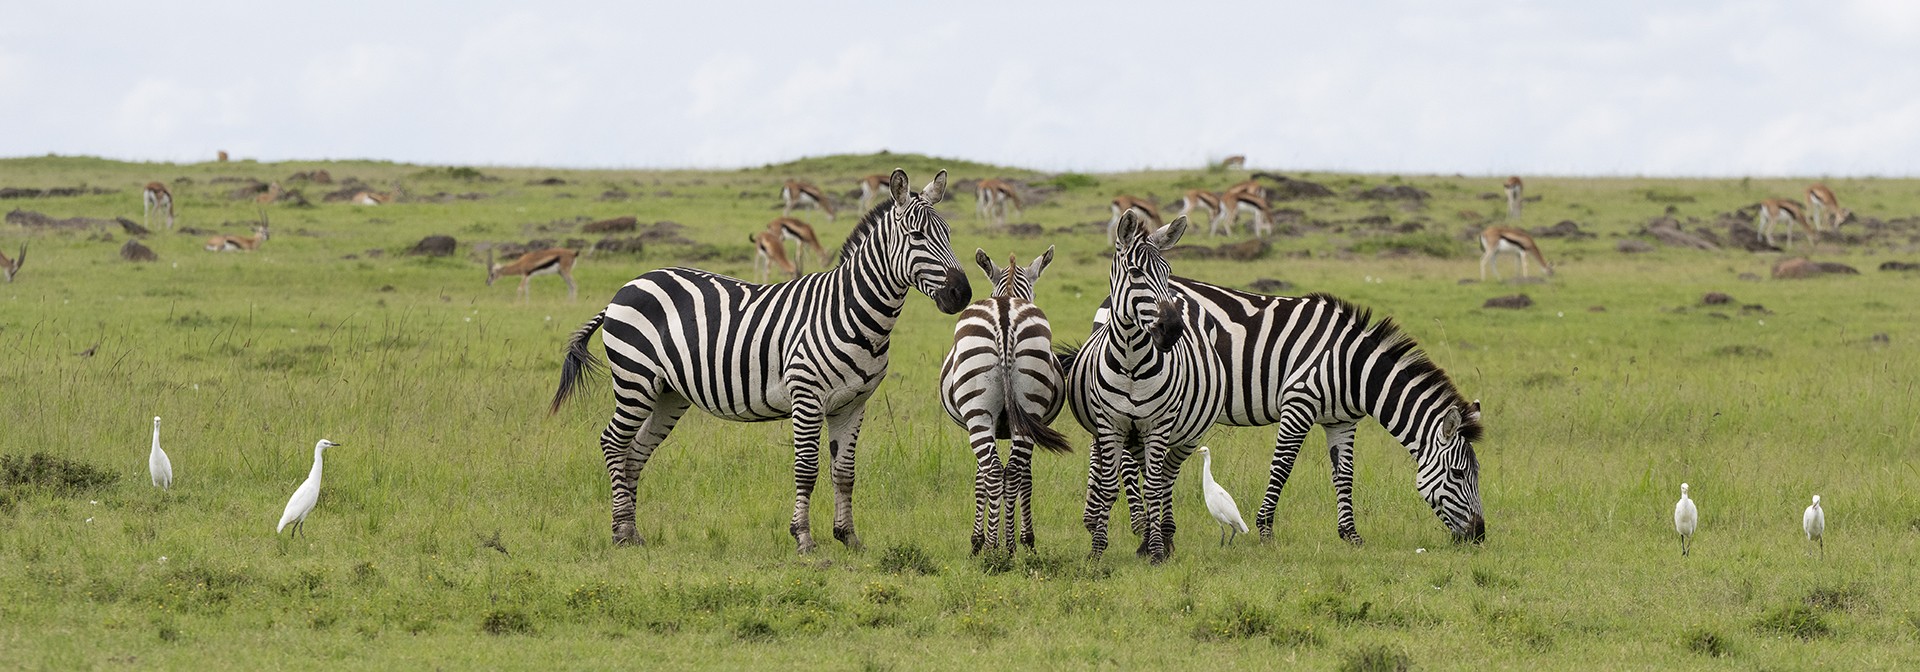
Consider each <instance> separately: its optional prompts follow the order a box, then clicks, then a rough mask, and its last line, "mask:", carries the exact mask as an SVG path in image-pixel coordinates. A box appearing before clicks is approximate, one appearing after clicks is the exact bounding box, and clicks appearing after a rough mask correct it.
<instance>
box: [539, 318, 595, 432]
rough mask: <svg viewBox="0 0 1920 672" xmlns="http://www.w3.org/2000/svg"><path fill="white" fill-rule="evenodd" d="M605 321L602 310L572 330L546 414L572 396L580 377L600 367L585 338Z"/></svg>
mask: <svg viewBox="0 0 1920 672" xmlns="http://www.w3.org/2000/svg"><path fill="white" fill-rule="evenodd" d="M605 321H607V311H604V310H603V311H600V313H599V314H597V315H594V316H593V319H591V320H587V323H586V324H583V325H580V328H579V329H576V330H574V332H573V336H572V337H571V338H568V339H567V357H566V360H565V361H564V362H562V363H561V364H560V389H558V390H555V391H554V393H553V405H552V406H550V407H548V408H547V415H553V414H555V413H559V412H560V405H561V404H564V403H566V401H567V398H568V397H571V396H573V390H574V388H575V387H576V386H578V385H579V384H580V379H581V378H583V377H585V376H587V375H591V374H592V373H593V372H594V371H595V370H596V369H599V368H601V365H600V360H598V359H594V357H593V353H591V352H588V351H587V339H588V338H590V337H592V336H593V332H595V331H599V330H600V323H602V322H605Z"/></svg>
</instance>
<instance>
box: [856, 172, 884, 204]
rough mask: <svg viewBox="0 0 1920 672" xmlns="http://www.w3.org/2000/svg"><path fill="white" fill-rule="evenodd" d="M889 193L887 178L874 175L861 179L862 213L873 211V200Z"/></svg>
mask: <svg viewBox="0 0 1920 672" xmlns="http://www.w3.org/2000/svg"><path fill="white" fill-rule="evenodd" d="M886 193H887V176H885V175H881V174H879V173H874V174H872V175H868V176H866V177H862V178H860V212H863V213H864V212H866V211H868V210H872V209H873V198H874V197H875V196H883V195H886Z"/></svg>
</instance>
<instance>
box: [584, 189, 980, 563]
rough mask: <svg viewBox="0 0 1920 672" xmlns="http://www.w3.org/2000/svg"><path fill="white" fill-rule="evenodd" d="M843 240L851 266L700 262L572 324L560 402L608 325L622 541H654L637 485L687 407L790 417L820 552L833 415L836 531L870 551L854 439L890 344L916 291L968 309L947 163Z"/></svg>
mask: <svg viewBox="0 0 1920 672" xmlns="http://www.w3.org/2000/svg"><path fill="white" fill-rule="evenodd" d="M888 186H889V188H890V189H891V190H892V195H893V198H892V199H891V200H890V201H888V202H885V203H882V204H880V205H879V206H878V207H876V208H874V209H873V210H872V211H870V212H868V213H867V215H866V217H864V218H863V219H861V221H860V224H859V225H858V226H856V227H854V229H853V232H852V233H849V234H847V241H846V244H845V246H844V247H842V248H841V251H840V255H839V259H840V264H839V265H838V266H836V267H834V268H833V269H832V270H829V271H826V272H824V273H816V274H813V275H808V276H803V277H801V278H799V279H797V280H794V281H792V282H783V283H779V284H773V285H756V284H752V283H748V282H746V281H743V280H737V279H734V278H730V277H726V276H723V275H718V274H714V273H708V272H706V271H700V270H695V269H689V268H664V269H659V270H654V271H648V272H647V273H645V274H642V275H641V276H640V277H638V278H634V279H633V281H632V282H629V283H627V284H626V285H625V286H623V287H621V288H620V291H619V292H618V293H616V294H615V295H614V297H613V301H612V303H610V304H608V305H607V308H606V310H603V311H601V312H600V314H598V315H595V316H593V319H590V320H588V321H587V323H586V324H584V325H582V326H581V327H580V329H579V330H577V331H575V332H574V333H573V336H572V338H571V339H570V340H569V341H568V344H567V356H566V362H565V364H564V365H562V367H561V369H560V388H559V390H558V391H556V392H555V393H554V395H553V406H552V409H551V411H550V412H557V411H558V410H559V408H560V404H561V403H563V402H565V401H566V400H567V397H568V396H569V395H571V394H572V393H573V390H574V387H575V385H576V384H577V383H578V382H579V381H580V379H581V377H582V376H583V375H584V374H586V373H587V372H588V371H590V370H591V369H592V368H594V367H596V366H598V365H599V362H597V361H596V360H595V359H593V356H592V355H591V354H590V353H588V352H587V339H588V337H590V336H592V335H593V332H594V331H595V330H597V329H599V328H600V327H601V326H602V324H603V323H604V325H605V326H606V333H605V334H603V335H602V340H603V342H604V343H605V345H606V350H607V359H608V360H610V361H611V362H612V363H613V376H614V386H613V387H614V392H613V394H614V402H615V404H614V414H613V419H612V420H610V421H608V423H607V428H606V430H605V431H603V432H601V433H600V450H601V452H602V453H603V455H604V457H605V459H606V465H607V476H608V478H609V479H610V480H611V481H612V490H613V541H614V543H616V544H639V543H643V540H642V539H641V538H640V535H639V533H638V531H637V530H636V528H635V525H634V484H635V481H636V480H637V479H638V478H639V476H640V472H641V470H643V469H645V468H646V466H647V459H648V458H649V457H651V456H652V455H653V451H654V449H655V448H657V447H659V445H660V442H661V441H662V440H664V439H666V438H667V433H668V432H671V431H672V430H673V425H674V423H675V422H677V421H679V419H680V416H681V414H683V413H685V412H686V411H687V408H688V407H689V406H693V405H697V406H699V407H700V409H701V410H704V411H706V412H708V413H711V414H713V415H714V416H717V417H720V418H723V419H726V420H733V421H738V422H758V421H766V420H777V419H780V418H792V419H793V480H794V501H793V522H792V525H791V527H790V531H791V532H792V534H793V537H794V540H795V541H796V542H797V543H798V544H799V549H800V552H801V553H807V552H809V551H812V550H813V547H814V543H813V533H812V527H811V525H810V522H809V516H808V513H809V503H810V498H811V496H812V494H813V485H814V479H815V477H816V476H817V475H818V473H819V470H820V466H819V446H820V438H821V437H820V433H821V432H820V430H821V426H822V425H823V424H824V425H825V427H826V433H827V440H828V455H829V456H830V457H831V472H832V474H833V486H834V491H835V497H834V515H833V536H834V538H836V539H839V540H840V541H841V542H842V543H845V544H846V545H847V546H848V547H851V548H859V546H860V538H859V537H858V536H857V535H855V534H854V530H853V480H854V457H853V456H854V444H855V442H856V440H857V439H858V438H859V434H860V421H861V418H862V417H863V416H864V414H865V411H866V403H867V399H868V397H870V396H872V395H873V391H874V389H875V388H877V387H879V385H880V380H881V378H882V377H883V376H885V374H886V371H887V346H888V343H889V342H890V337H891V335H892V331H893V325H894V322H895V321H897V320H898V319H899V318H900V310H901V308H902V307H903V304H905V302H906V298H907V294H908V292H909V291H910V290H913V289H918V290H920V291H921V292H922V293H924V294H926V295H927V296H929V297H931V298H932V299H933V301H934V305H936V306H938V307H939V308H940V310H941V312H944V313H948V314H952V313H955V312H958V311H959V310H960V309H961V308H963V307H965V306H966V305H967V302H968V300H970V299H971V298H972V296H971V295H972V291H973V290H972V287H971V286H970V285H968V283H967V276H966V274H965V273H963V272H961V270H960V268H959V266H958V265H957V264H956V263H955V262H954V258H953V250H952V249H951V248H949V247H948V245H947V235H948V229H947V222H946V220H945V219H942V218H941V217H940V213H938V212H936V211H935V210H934V208H933V206H934V204H936V203H939V202H940V198H941V196H943V195H944V194H945V193H946V188H947V172H946V171H944V170H943V171H940V173H939V174H938V175H935V176H934V178H933V181H932V182H930V183H928V184H927V186H926V188H925V189H923V190H921V192H920V193H919V194H917V195H916V194H913V193H910V192H909V191H908V190H907V174H906V172H905V171H901V170H895V171H893V175H892V177H891V178H890V180H889V185H888Z"/></svg>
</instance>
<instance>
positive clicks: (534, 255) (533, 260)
mask: <svg viewBox="0 0 1920 672" xmlns="http://www.w3.org/2000/svg"><path fill="white" fill-rule="evenodd" d="M579 256H580V253H579V252H575V251H573V250H569V249H566V248H563V247H550V248H547V249H544V250H539V251H535V252H528V253H526V254H523V255H520V258H518V259H514V260H513V262H512V263H507V264H496V263H493V250H492V249H488V250H487V286H488V287H492V286H493V281H495V280H499V279H500V278H502V277H505V276H509V275H518V276H520V297H521V298H524V299H527V300H529V301H531V300H532V299H533V295H532V293H530V292H528V291H527V283H529V282H532V281H533V276H536V275H545V274H548V273H559V274H560V277H561V278H562V279H565V280H566V281H567V300H568V301H572V300H573V299H574V296H575V294H576V291H577V290H578V288H577V287H575V286H574V284H573V260H574V259H575V258H578V257H579Z"/></svg>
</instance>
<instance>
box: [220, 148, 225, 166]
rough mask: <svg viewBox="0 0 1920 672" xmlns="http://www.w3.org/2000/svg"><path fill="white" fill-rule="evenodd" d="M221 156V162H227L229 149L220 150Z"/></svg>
mask: <svg viewBox="0 0 1920 672" xmlns="http://www.w3.org/2000/svg"><path fill="white" fill-rule="evenodd" d="M219 158H220V162H221V163H226V162H227V150H224V149H222V150H220V155H219Z"/></svg>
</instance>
